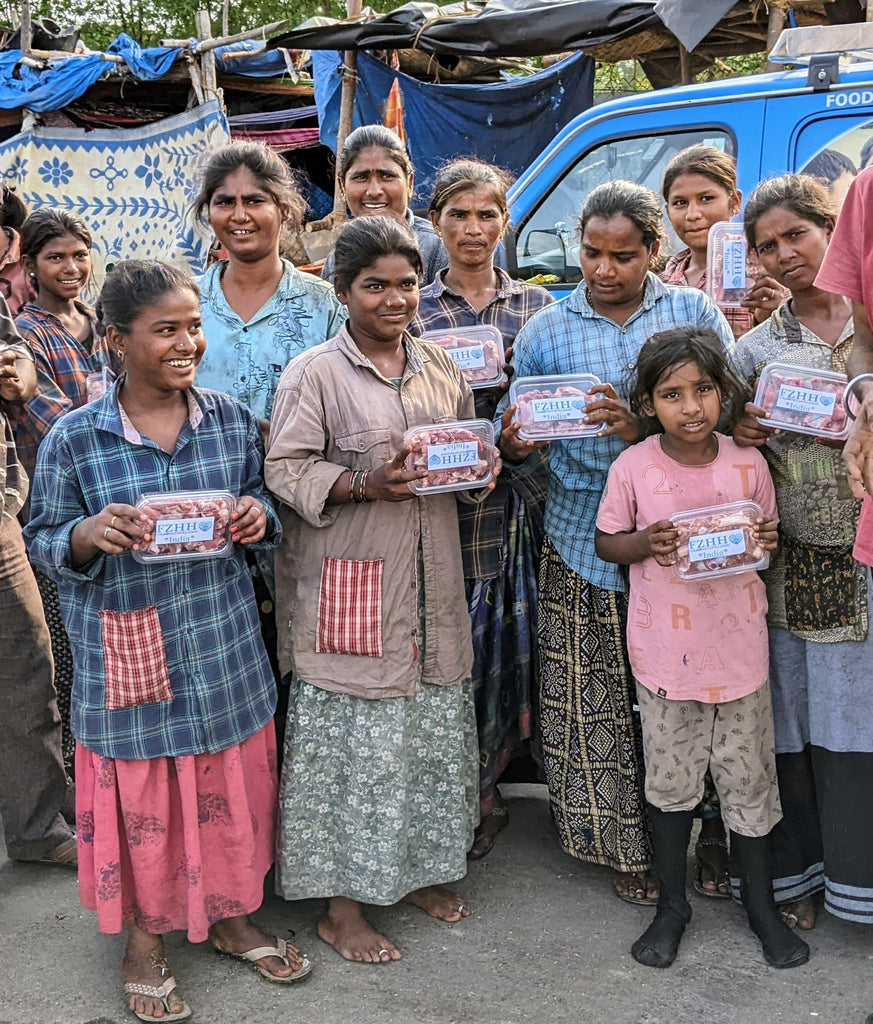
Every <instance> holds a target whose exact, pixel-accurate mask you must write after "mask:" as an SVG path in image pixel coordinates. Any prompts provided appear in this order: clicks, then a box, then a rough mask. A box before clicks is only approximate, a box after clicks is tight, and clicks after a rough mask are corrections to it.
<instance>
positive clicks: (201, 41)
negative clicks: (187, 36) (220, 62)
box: [164, 21, 291, 53]
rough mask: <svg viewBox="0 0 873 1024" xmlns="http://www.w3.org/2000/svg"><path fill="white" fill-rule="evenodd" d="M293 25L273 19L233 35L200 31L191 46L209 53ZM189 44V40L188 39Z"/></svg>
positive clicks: (198, 50)
mask: <svg viewBox="0 0 873 1024" xmlns="http://www.w3.org/2000/svg"><path fill="white" fill-rule="evenodd" d="M290 27H291V22H290V21H272V22H270V24H269V25H261V27H260V28H250V29H248V30H246V31H245V32H236V33H235V34H234V35H232V36H219V37H218V38H217V39H212V38H209V37H205V36H201V35H200V33H199V32H198V33H197V35H198V37H199V38H198V40H197V42H196V43H194V45H193V46H192V47H191V49H192V51H193V52H194V53H208V52H209V50H215V49H217V48H218V47H219V46H227V44H228V43H241V42H242V41H243V40H244V39H258V38H266V37H267V36H271V35H273V34H274V33H276V32H283V31H284V30H285V29H286V28H290ZM174 41H175V40H164V45H165V46H168V45H171V44H172V43H173V42H174ZM186 44H187V40H186Z"/></svg>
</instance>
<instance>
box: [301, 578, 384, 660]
mask: <svg viewBox="0 0 873 1024" xmlns="http://www.w3.org/2000/svg"><path fill="white" fill-rule="evenodd" d="M384 568H385V560H384V559H383V558H378V559H373V560H366V561H365V560H352V559H347V558H325V559H324V563H323V565H322V569H321V591H320V593H319V597H318V636H317V638H316V642H315V650H316V652H317V653H319V654H356V655H359V656H361V657H364V658H381V657H382V654H383V634H382V574H383V571H384Z"/></svg>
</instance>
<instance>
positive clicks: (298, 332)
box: [197, 260, 346, 420]
mask: <svg viewBox="0 0 873 1024" xmlns="http://www.w3.org/2000/svg"><path fill="white" fill-rule="evenodd" d="M282 263H283V264H284V267H285V270H284V273H283V274H282V279H281V280H280V281H279V287H278V288H277V289H276V291H275V292H274V294H273V296H272V298H270V299H269V301H267V302H266V303H265V304H264V305H263V306H262V307H261V308H260V309H259V310H258V312H257V313H255V315H254V316H253V317H252V318H251V320H249V321H248V322H247V323H245V322H243V320H242V318H241V317H240V316H239V315H238V314H237V313H235V312H234V311H233V310H232V309H231V308H230V306H229V305H228V303H227V299H226V298H225V297H224V290H223V288H222V287H221V279H222V276H223V275H224V272H225V270H226V269H227V261H226V260H223V261H221V262H219V263H216V264H214V265H213V266H211V267H210V268H209V270H207V271H206V273H205V274H204V275H203V277H202V278H201V280H200V314H201V316H202V317H203V333H204V335H205V336H206V345H207V347H206V352H205V353H204V356H203V360H202V362H201V363H200V366H199V367H198V368H197V386H198V387H201V388H212V389H213V390H214V391H223V392H225V394H229V395H233V397H234V398H237V399H239V401H240V402H242V403H243V405H246V406H248V408H249V409H251V411H252V412H253V413H254V414H255V416H257V417H258V418H259V419H262V420H269V419H270V416H271V415H272V412H273V396H274V395H275V393H276V387H277V385H278V383H279V378H280V377H281V376H282V371H283V370H284V369H285V367H286V366H287V365H288V363H289V362H290V361H291V360H292V359H293V358H294V356H298V355H300V353H301V352H305V351H306V350H307V349H310V348H312V346H313V345H319V344H321V342H323V341H327V339H328V338H332V337H333V336H334V335H335V334H336V332H337V331H338V330H339V329H340V327H341V326H342V324H343V323H344V322H345V319H346V309H345V306H343V305H342V304H341V303H340V301H339V299H338V298H337V297H336V293H335V292H334V290H333V287H332V286H331V285H329V284H328V283H327V282H326V281H322V280H321V279H320V278H318V277H314V276H313V275H312V274H305V273H303V272H302V271H300V270H298V269H297V268H296V267H295V266H294V265H293V263H291V262H290V261H289V260H282Z"/></svg>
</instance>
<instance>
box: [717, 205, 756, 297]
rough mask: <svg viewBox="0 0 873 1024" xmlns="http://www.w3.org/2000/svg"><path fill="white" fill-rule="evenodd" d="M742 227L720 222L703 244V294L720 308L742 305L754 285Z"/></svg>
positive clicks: (723, 221)
mask: <svg viewBox="0 0 873 1024" xmlns="http://www.w3.org/2000/svg"><path fill="white" fill-rule="evenodd" d="M751 270H752V266H751V265H750V261H749V251H748V247H747V245H746V236H745V234H744V233H743V225H742V224H737V223H735V222H734V221H730V220H720V221H718V223H717V224H713V225H712V227H711V228H710V229H709V240H708V242H707V244H706V293H707V295H709V297H710V298H711V299H712V301H713V302H715V304H716V305H717V306H719V307H721V308H722V309H736V308H738V307H739V306H742V304H743V302H744V301H745V299H746V296H747V295H748V294H749V292H750V291H751V288H752V284H753V283H754V282H753V280H752V278H753V276H754V275H752V274H751Z"/></svg>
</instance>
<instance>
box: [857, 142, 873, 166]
mask: <svg viewBox="0 0 873 1024" xmlns="http://www.w3.org/2000/svg"><path fill="white" fill-rule="evenodd" d="M871 156H873V135H871V136H870V138H869V139H867V141H866V142H865V143H864V145H863V146H862V147H861V155H860V156H859V157H858V168H859V170H862V171H863V170H864V168H865V167H866V166H867V164H868V163H869V162H870V157H871Z"/></svg>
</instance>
